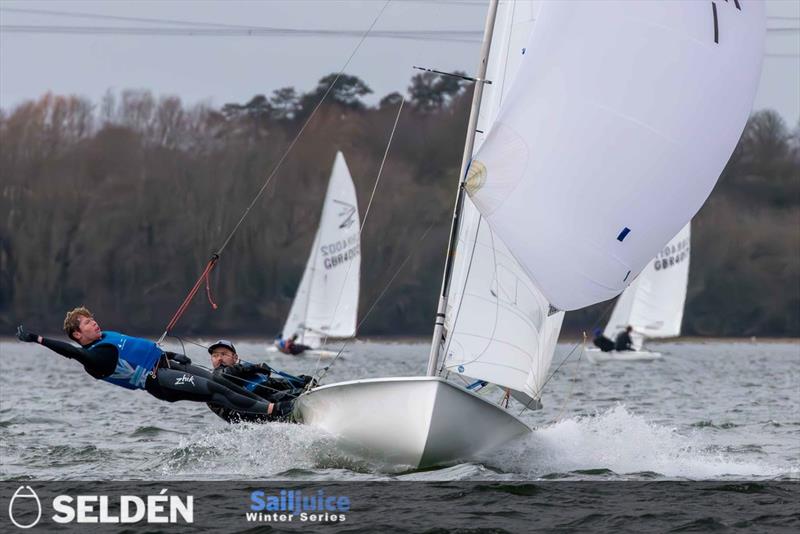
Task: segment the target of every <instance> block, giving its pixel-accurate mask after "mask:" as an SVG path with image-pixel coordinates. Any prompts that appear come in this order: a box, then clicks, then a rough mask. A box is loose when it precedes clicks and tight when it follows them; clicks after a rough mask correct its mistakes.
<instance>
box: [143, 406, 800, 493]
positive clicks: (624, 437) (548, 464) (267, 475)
mask: <svg viewBox="0 0 800 534" xmlns="http://www.w3.org/2000/svg"><path fill="white" fill-rule="evenodd" d="M713 432H714V429H713V428H712V427H699V428H697V427H690V428H687V429H686V430H685V431H679V430H678V429H676V428H673V427H669V426H663V425H659V424H656V423H652V422H649V421H648V420H647V419H646V418H645V417H643V416H640V415H636V414H634V413H631V412H630V411H628V410H627V409H626V408H625V406H617V407H615V408H612V409H610V410H608V411H605V412H602V413H598V414H594V415H589V416H581V417H576V418H571V419H567V420H564V421H560V422H558V423H554V424H551V425H548V426H545V427H541V428H539V429H537V430H535V431H534V432H533V433H532V434H530V435H528V436H526V437H525V438H522V439H519V440H516V441H514V442H512V443H510V444H508V445H506V446H505V447H503V448H500V449H497V450H495V451H494V452H492V453H490V454H488V455H486V456H484V457H481V458H477V459H476V461H474V462H470V463H461V464H457V465H452V466H448V467H444V468H439V469H436V468H434V469H426V470H421V471H418V470H411V471H409V470H408V467H407V466H405V467H404V466H387V465H380V464H377V463H375V462H373V461H368V460H365V459H363V458H360V457H356V456H352V455H349V454H348V453H346V452H344V451H342V450H341V448H339V447H338V446H337V444H336V441H335V439H334V438H333V437H332V436H330V435H328V434H325V433H324V432H323V431H321V430H318V429H315V428H313V427H309V426H305V425H295V424H281V423H272V424H269V425H257V424H240V425H231V426H227V427H220V428H217V429H214V430H212V431H211V432H202V433H197V434H195V435H191V436H183V437H181V439H180V441H179V443H178V445H177V446H175V447H173V448H171V449H169V450H165V451H163V452H162V453H161V454H160V455H159V457H158V458H155V459H153V463H152V464H151V465H150V466H149V467H150V468H152V469H153V470H154V471H157V472H159V475H160V476H161V477H163V478H167V479H187V478H191V479H215V480H221V479H229V480H241V479H273V480H382V479H400V480H536V479H540V480H541V479H544V480H661V479H689V480H709V479H743V478H746V479H750V480H752V479H770V478H776V477H786V476H788V477H790V478H796V477H797V476H798V473H800V469H799V468H798V466H787V465H783V466H780V465H774V464H770V463H767V462H766V461H763V462H762V461H760V460H759V459H758V458H754V456H762V455H763V454H762V453H761V452H760V451H753V450H751V449H750V448H748V447H747V446H744V445H743V444H739V445H733V444H731V443H729V442H727V443H720V438H719V436H718V435H714V434H713ZM764 456H765V455H764Z"/></svg>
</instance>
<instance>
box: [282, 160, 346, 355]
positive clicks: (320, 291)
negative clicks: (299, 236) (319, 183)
mask: <svg viewBox="0 0 800 534" xmlns="http://www.w3.org/2000/svg"><path fill="white" fill-rule="evenodd" d="M360 226H361V223H360V219H359V215H358V202H357V200H356V190H355V187H354V186H353V179H352V178H351V176H350V171H349V170H348V168H347V163H346V162H345V160H344V156H343V155H342V153H341V152H339V153H337V154H336V161H335V162H334V164H333V171H332V172H331V178H330V182H329V183H328V191H327V193H326V194H325V201H324V203H323V206H322V216H321V218H320V222H319V228H318V229H317V234H316V236H315V237H314V244H313V245H312V248H311V254H310V255H309V257H308V261H307V262H306V268H305V271H303V278H302V280H301V281H300V286H299V287H298V289H297V293H296V294H295V299H294V302H293V303H292V308H291V311H290V312H289V317H288V318H287V320H286V325H285V326H284V327H283V336H284V337H290V336H292V335H293V334H298V336H299V338H298V341H299V342H300V343H303V344H305V345H309V346H311V347H318V346H319V345H320V343H321V341H322V340H323V339H324V338H326V337H335V338H346V337H353V336H355V333H356V319H357V314H358V292H359V280H360V278H361V243H360V238H359V229H360Z"/></svg>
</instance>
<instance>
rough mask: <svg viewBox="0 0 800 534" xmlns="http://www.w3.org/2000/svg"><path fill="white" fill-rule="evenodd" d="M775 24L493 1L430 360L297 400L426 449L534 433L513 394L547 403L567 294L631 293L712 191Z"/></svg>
mask: <svg viewBox="0 0 800 534" xmlns="http://www.w3.org/2000/svg"><path fill="white" fill-rule="evenodd" d="M712 7H713V10H712ZM764 27H765V18H764V7H763V5H762V4H761V3H760V2H755V1H746V0H738V1H737V2H629V1H609V2H596V1H593V0H590V1H578V0H575V1H569V2H559V1H555V2H538V1H537V2H529V1H517V2H503V3H501V4H499V6H498V2H497V1H496V0H494V1H492V2H491V3H490V6H489V12H488V17H487V22H486V29H485V33H484V40H483V44H482V46H481V56H480V63H479V70H478V75H477V79H478V83H477V85H476V87H475V92H474V96H473V103H472V110H471V112H470V119H469V126H468V130H467V139H466V144H465V150H464V157H463V161H462V169H461V170H462V173H461V179H460V180H459V188H458V193H457V197H456V208H455V212H454V217H453V225H452V233H451V243H450V249H452V248H455V254H454V255H451V254H450V252H451V250H448V254H447V260H446V263H445V275H444V280H443V284H442V291H441V293H440V300H439V306H438V310H437V316H436V324H435V327H434V335H433V342H432V346H431V351H430V356H429V360H428V368H427V376H414V377H395V378H374V379H365V380H353V381H348V382H341V383H336V384H330V385H326V386H323V387H319V388H316V389H314V390H312V391H311V392H309V393H307V394H305V395H303V396H301V397H300V398H299V399H298V400H297V402H296V404H295V416H296V417H297V418H298V419H299V420H301V421H302V422H305V423H307V424H310V425H313V426H315V427H319V428H321V429H324V430H326V431H327V432H329V433H331V434H333V435H334V436H337V437H338V439H339V440H340V443H341V444H342V446H343V447H345V448H349V449H351V450H354V451H356V452H358V453H361V454H366V455H369V456H371V457H374V458H377V459H380V460H383V461H388V462H391V463H393V464H402V465H408V466H412V467H425V466H432V465H441V464H446V463H451V462H455V461H457V460H459V459H465V458H474V457H475V456H476V455H478V454H480V453H481V452H484V451H487V450H490V449H492V448H493V447H496V446H497V445H499V444H501V443H503V442H506V441H508V440H510V439H512V438H514V437H516V436H520V435H523V434H526V433H528V432H530V430H531V429H530V427H528V425H527V424H525V423H524V422H523V421H522V420H521V419H519V418H518V417H517V416H516V415H515V413H512V412H511V411H510V410H508V409H506V406H507V403H508V397H510V396H513V397H514V398H516V399H522V402H523V404H524V405H525V406H527V407H529V408H535V407H537V406H539V402H540V400H541V396H542V388H543V387H544V385H545V384H546V382H547V379H548V376H547V373H548V369H549V367H550V361H551V359H552V357H553V351H554V348H555V344H556V339H557V336H558V331H559V329H560V324H561V320H562V317H563V311H564V310H574V309H578V308H582V307H585V306H589V305H591V304H594V303H597V302H600V301H603V300H607V299H610V298H613V297H614V296H616V295H618V294H619V293H621V292H622V291H623V290H624V289H625V288H626V287H627V286H628V285H629V284H631V282H632V281H633V280H634V279H635V278H636V276H637V275H638V274H639V273H640V272H641V271H642V269H643V268H644V267H645V266H646V265H647V263H648V262H649V261H650V259H651V258H653V257H655V256H656V254H657V252H658V251H659V250H660V249H661V248H662V247H663V246H664V245H665V244H666V243H667V242H668V241H669V240H670V238H671V237H673V236H674V235H675V234H677V232H678V231H679V230H680V229H681V228H682V227H683V226H684V225H686V223H687V222H688V221H689V220H690V219H691V218H692V216H693V215H694V214H695V213H696V212H697V210H698V209H699V208H700V206H701V205H702V204H703V202H704V201H705V199H706V198H707V197H708V195H709V193H710V192H711V189H712V188H713V186H714V184H715V182H716V180H717V177H718V176H719V175H720V172H721V171H722V169H723V167H724V165H725V163H726V162H727V160H728V158H729V157H730V154H731V153H732V151H733V149H734V147H735V145H736V143H737V141H738V139H739V136H740V134H741V132H742V130H743V128H744V125H745V122H746V120H747V117H748V114H749V112H750V109H751V106H752V103H753V98H754V96H755V91H756V88H757V85H758V80H759V74H760V65H761V58H762V49H763V40H764ZM487 62H488V70H487ZM483 80H486V81H485V82H483ZM489 82H491V84H489ZM465 192H466V193H467V194H468V195H469V196H468V197H467V196H466V195H465ZM476 379H477V380H476ZM486 382H488V383H493V384H495V385H497V386H500V387H501V388H503V389H504V390H505V392H506V394H507V395H506V396H505V397H504V398H503V400H502V401H501V403H500V404H498V403H497V402H493V401H491V400H489V399H488V398H485V397H483V396H481V395H480V393H481V391H477V390H479V389H480V387H481V385H482V384H484V383H486ZM486 389H488V388H486ZM514 411H515V412H519V411H520V410H519V408H517V409H516V410H514Z"/></svg>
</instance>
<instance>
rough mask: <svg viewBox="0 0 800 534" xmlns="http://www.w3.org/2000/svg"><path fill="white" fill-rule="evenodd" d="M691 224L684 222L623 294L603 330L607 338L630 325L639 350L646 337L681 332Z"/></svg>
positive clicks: (665, 335)
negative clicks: (684, 224) (681, 227)
mask: <svg viewBox="0 0 800 534" xmlns="http://www.w3.org/2000/svg"><path fill="white" fill-rule="evenodd" d="M690 226H691V223H690V224H687V225H686V226H684V227H683V229H682V230H681V231H680V232H678V235H676V236H675V237H674V238H672V241H670V242H669V243H667V245H666V246H665V247H664V248H662V249H661V250H660V251H659V253H658V255H657V256H656V257H655V258H654V259H653V260H651V261H650V263H648V264H647V266H646V267H645V268H644V270H643V271H642V273H641V274H640V275H639V277H638V278H637V279H636V280H635V281H634V282H633V283H632V284H631V285H630V286H629V287H628V289H626V290H625V291H624V292H623V293H622V295H620V297H619V300H617V303H616V305H615V306H614V311H613V312H612V313H611V318H610V319H609V321H608V324H607V325H606V328H605V331H604V332H603V334H604V335H605V336H606V337H607V338H609V339H614V337H615V336H616V335H617V334H618V333H619V332H620V331H622V330H623V329H625V328H626V327H627V326H628V325H630V326H632V327H633V336H632V337H633V344H634V347H635V348H636V349H637V350H639V349H641V347H642V343H643V341H644V339H646V338H661V337H674V336H678V335H680V333H681V322H682V320H683V305H684V302H685V301H686V288H687V285H688V281H689V256H690V253H691V235H690Z"/></svg>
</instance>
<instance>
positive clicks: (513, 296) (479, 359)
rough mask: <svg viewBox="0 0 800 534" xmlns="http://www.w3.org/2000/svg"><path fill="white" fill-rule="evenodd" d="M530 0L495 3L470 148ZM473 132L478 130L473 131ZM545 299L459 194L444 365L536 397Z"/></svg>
mask: <svg viewBox="0 0 800 534" xmlns="http://www.w3.org/2000/svg"><path fill="white" fill-rule="evenodd" d="M535 7H536V4H535V2H532V1H529V0H526V1H519V2H505V3H501V4H500V6H499V7H498V11H497V18H496V22H495V29H494V36H493V39H492V47H491V51H490V55H489V62H488V71H487V75H486V78H487V79H488V80H490V81H491V82H492V83H491V85H487V86H486V87H484V92H483V96H482V99H481V108H480V109H481V111H480V116H479V119H478V132H479V133H478V135H477V136H476V148H477V147H480V145H481V143H482V141H483V139H485V134H486V133H488V131H489V130H490V129H491V127H492V124H493V122H494V120H495V118H496V116H497V111H498V109H499V108H500V104H501V102H502V101H503V98H504V96H505V94H506V93H507V92H508V88H509V87H510V86H511V81H512V80H513V79H514V77H515V74H516V71H517V68H518V67H519V64H520V63H521V60H522V56H523V54H524V46H525V43H526V41H527V39H528V35H529V34H530V32H531V31H532V29H533V25H534V23H535ZM480 132H484V133H483V134H481V133H480ZM549 309H550V305H549V303H548V302H547V299H545V298H544V297H543V296H542V294H541V292H540V291H539V290H538V289H537V288H536V286H535V285H534V284H533V282H531V280H530V278H529V277H528V275H527V274H526V273H525V271H524V270H523V269H522V267H521V266H520V265H519V263H518V262H517V260H516V259H515V258H514V256H513V255H512V254H511V253H510V252H509V251H508V248H507V247H506V246H505V245H504V244H503V242H502V241H501V240H500V238H499V237H497V235H495V234H494V232H493V231H492V230H491V229H490V228H489V225H488V224H487V223H486V221H485V220H484V219H483V217H481V214H480V213H479V212H478V210H477V209H476V208H475V206H474V204H473V203H472V202H471V201H470V200H469V198H465V199H464V204H463V208H462V211H461V214H460V225H459V232H458V238H457V244H456V255H455V260H454V265H453V272H452V276H451V281H450V293H449V298H448V307H447V313H446V315H445V330H446V336H445V342H444V347H443V354H444V366H445V368H446V369H447V370H448V371H450V372H456V373H460V374H464V375H467V376H471V377H477V378H480V379H483V380H487V381H489V382H491V383H494V384H498V385H501V386H504V387H508V388H511V389H513V390H516V391H519V392H522V393H525V394H526V395H528V396H529V397H532V398H534V399H539V398H540V397H541V388H542V385H543V383H544V381H545V380H546V376H547V371H548V369H549V367H550V362H551V360H552V357H553V351H554V350H555V345H556V341H557V339H558V334H559V331H560V328H561V321H562V319H563V313H556V314H554V315H552V316H549V317H548V311H549Z"/></svg>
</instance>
